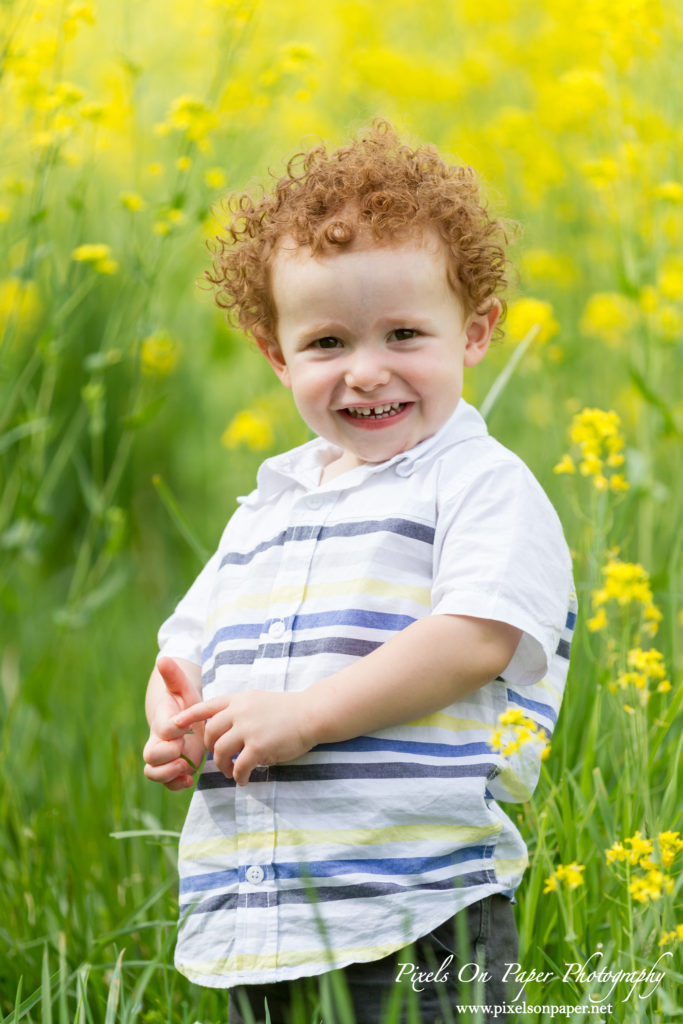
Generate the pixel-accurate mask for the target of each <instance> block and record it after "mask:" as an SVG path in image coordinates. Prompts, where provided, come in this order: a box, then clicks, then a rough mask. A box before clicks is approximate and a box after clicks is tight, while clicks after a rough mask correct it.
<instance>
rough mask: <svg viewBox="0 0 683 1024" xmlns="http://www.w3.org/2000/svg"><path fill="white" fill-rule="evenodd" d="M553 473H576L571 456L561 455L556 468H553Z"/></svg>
mask: <svg viewBox="0 0 683 1024" xmlns="http://www.w3.org/2000/svg"><path fill="white" fill-rule="evenodd" d="M553 473H576V466H575V465H574V460H573V458H572V457H571V455H569V454H566V455H563V456H562V458H561V459H560V461H559V462H558V463H557V465H556V466H553Z"/></svg>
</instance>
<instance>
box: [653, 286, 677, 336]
mask: <svg viewBox="0 0 683 1024" xmlns="http://www.w3.org/2000/svg"><path fill="white" fill-rule="evenodd" d="M681 294H682V295H683V292H682V293H681ZM650 322H651V324H652V328H653V330H654V331H655V333H656V334H658V335H659V336H660V337H661V338H663V339H664V340H665V341H677V340H678V338H679V337H680V336H681V334H683V312H681V310H680V309H678V308H677V307H676V306H671V305H665V306H658V307H657V309H656V310H655V311H654V313H653V314H652V317H651V321H650Z"/></svg>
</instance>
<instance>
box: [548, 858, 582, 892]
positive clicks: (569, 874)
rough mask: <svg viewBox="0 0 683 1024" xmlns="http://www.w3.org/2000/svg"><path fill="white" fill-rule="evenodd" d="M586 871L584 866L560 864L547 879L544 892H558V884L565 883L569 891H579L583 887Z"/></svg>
mask: <svg viewBox="0 0 683 1024" xmlns="http://www.w3.org/2000/svg"><path fill="white" fill-rule="evenodd" d="M585 870H586V868H585V865H584V864H577V863H576V861H572V863H571V864H558V866H557V867H556V868H555V870H554V871H553V873H552V874H551V875H550V876H549V877H548V878H546V880H545V888H544V889H543V892H544V893H546V892H556V891H557V888H558V882H563V883H564V884H565V885H566V887H567V888H568V889H578V888H579V886H581V885H583V873H584V871H585Z"/></svg>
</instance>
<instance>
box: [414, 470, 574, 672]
mask: <svg viewBox="0 0 683 1024" xmlns="http://www.w3.org/2000/svg"><path fill="white" fill-rule="evenodd" d="M444 469H445V467H444ZM442 477H443V470H442ZM434 559H435V566H434V582H433V586H432V614H449V615H470V616H474V617H476V618H483V619H493V620H496V621H500V622H506V623H509V624H510V625H512V626H515V627H516V628H517V629H520V630H522V638H521V640H520V642H519V644H518V646H517V649H516V651H515V653H514V655H513V657H512V660H511V661H510V663H509V665H508V666H507V668H506V669H505V671H504V672H503V673H502V676H503V679H505V681H506V682H508V683H510V684H512V685H518V686H520V685H521V686H527V685H531V684H532V683H535V682H538V681H539V679H542V678H543V676H544V675H545V674H546V672H547V670H548V667H549V665H550V662H551V660H552V658H553V655H554V654H555V652H556V650H557V647H558V643H559V640H560V637H561V634H562V630H563V628H564V626H565V623H566V620H567V608H568V605H569V599H570V594H571V592H572V590H573V583H572V573H571V559H570V556H569V551H568V548H567V544H566V541H565V539H564V535H563V532H562V527H561V525H560V521H559V519H558V517H557V514H556V512H555V510H554V508H553V506H552V505H551V503H550V501H549V499H548V497H547V496H546V494H545V492H544V491H543V489H542V488H541V486H540V484H539V483H538V482H537V480H536V479H535V478H534V476H533V474H532V473H531V472H530V470H529V469H528V468H527V467H526V466H525V465H524V463H523V462H522V461H521V460H518V459H516V458H514V457H511V458H510V460H509V461H508V460H501V461H497V462H495V463H493V464H489V465H488V466H486V467H484V468H482V469H481V470H480V471H478V472H476V473H475V474H474V475H473V476H471V477H470V478H469V480H468V481H467V483H466V484H465V485H464V486H461V487H460V488H459V489H456V488H455V487H454V486H449V483H448V481H447V480H446V481H442V486H440V488H439V505H438V519H437V525H436V532H435V540H434Z"/></svg>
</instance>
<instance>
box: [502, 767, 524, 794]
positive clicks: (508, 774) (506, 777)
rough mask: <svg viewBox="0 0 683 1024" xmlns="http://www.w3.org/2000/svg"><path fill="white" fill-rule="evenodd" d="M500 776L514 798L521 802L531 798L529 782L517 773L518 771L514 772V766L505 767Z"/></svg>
mask: <svg viewBox="0 0 683 1024" xmlns="http://www.w3.org/2000/svg"><path fill="white" fill-rule="evenodd" d="M498 778H499V779H500V781H501V782H502V783H503V785H504V786H505V788H506V789H507V791H508V793H509V794H510V796H511V797H512V799H513V800H517V801H519V803H525V802H526V801H527V800H530V799H531V790H530V789H529V787H528V786H527V784H526V783H525V782H523V781H522V779H520V777H519V775H517V773H516V772H513V770H512V768H510V767H508V768H503V770H502V772H501V773H500V775H499V776H498Z"/></svg>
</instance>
